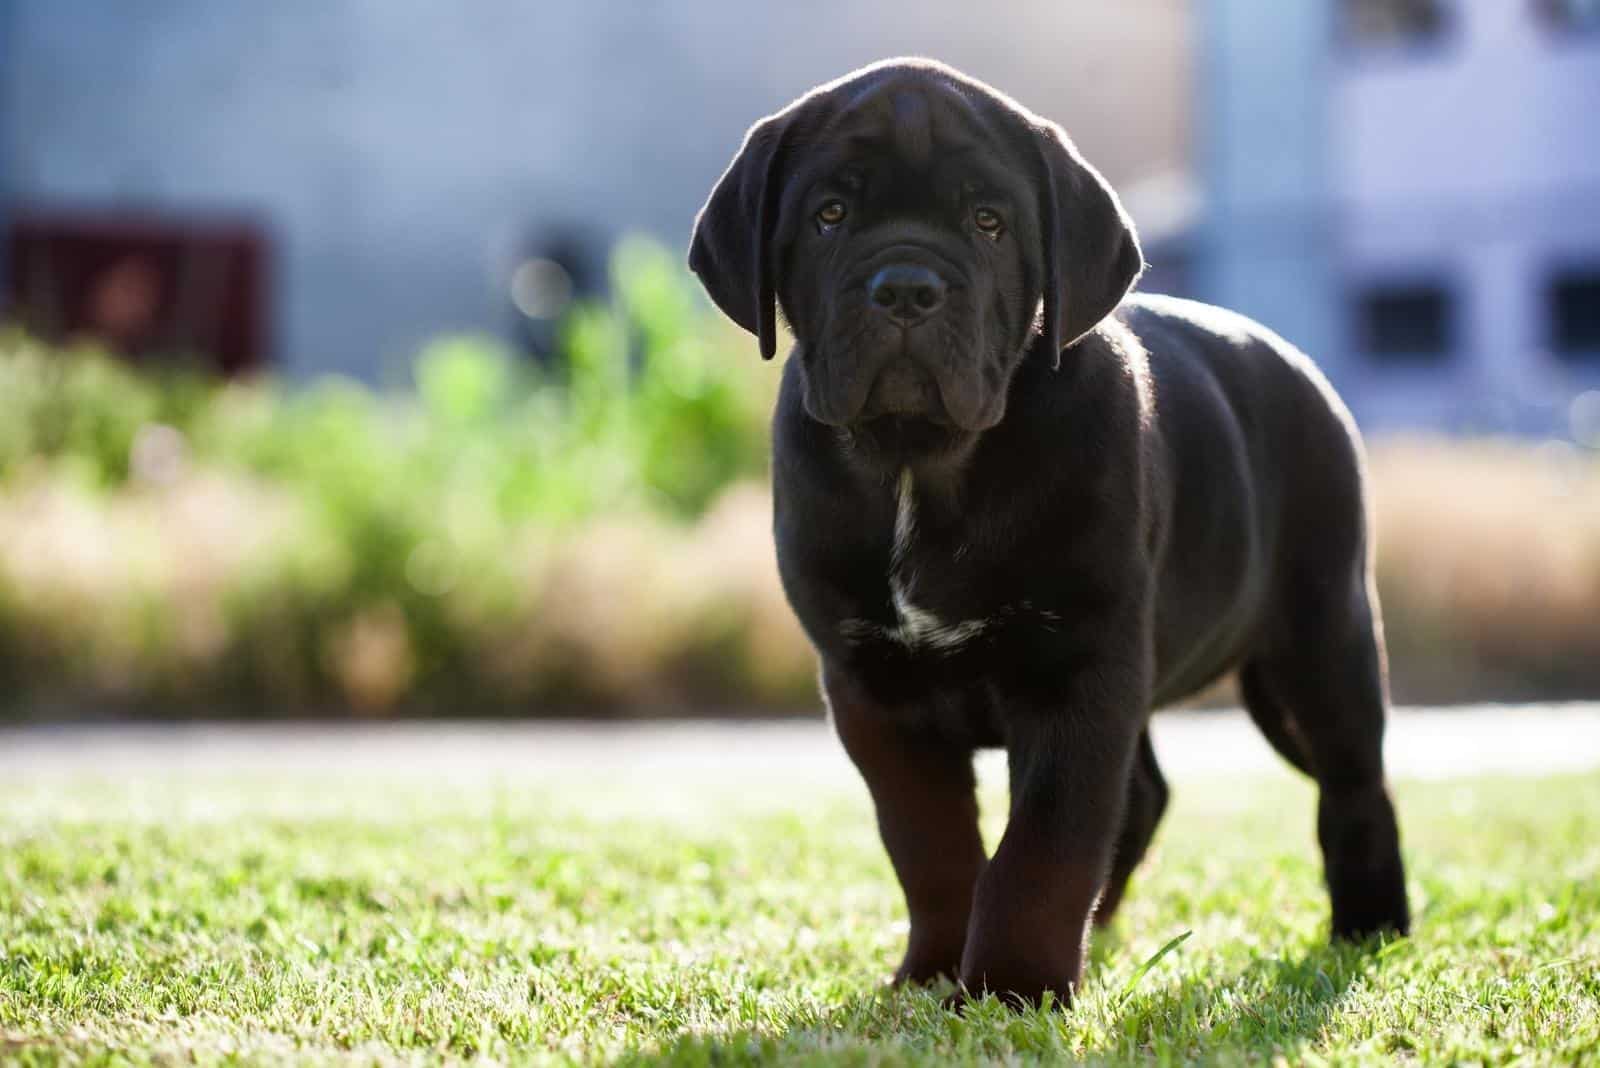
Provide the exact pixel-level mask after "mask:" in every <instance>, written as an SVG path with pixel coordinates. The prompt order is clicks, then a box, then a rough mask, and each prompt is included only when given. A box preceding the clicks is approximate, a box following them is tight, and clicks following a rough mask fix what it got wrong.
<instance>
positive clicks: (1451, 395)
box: [1329, 0, 1600, 430]
mask: <svg viewBox="0 0 1600 1068" xmlns="http://www.w3.org/2000/svg"><path fill="white" fill-rule="evenodd" d="M1451 8H1452V11H1453V14H1452V17H1451V23H1450V27H1449V28H1448V29H1447V30H1446V31H1445V33H1444V34H1443V36H1442V38H1441V39H1440V40H1438V41H1435V42H1431V43H1427V44H1423V45H1420V46H1418V47H1416V48H1400V49H1396V50H1392V51H1391V50H1383V49H1376V50H1365V51H1354V50H1352V49H1350V48H1344V49H1341V50H1340V52H1339V53H1338V61H1337V62H1336V63H1335V64H1334V65H1333V66H1332V72H1333V78H1332V82H1331V85H1330V87H1329V91H1330V95H1331V100H1330V105H1329V116H1330V120H1331V121H1330V127H1329V133H1330V137H1331V141H1332V149H1333V150H1332V152H1331V153H1330V159H1331V161H1332V165H1333V170H1332V176H1333V183H1332V185H1333V189H1334V190H1335V191H1336V192H1335V196H1336V203H1337V218H1338V223H1337V226H1336V233H1337V240H1336V256H1337V259H1338V263H1339V267H1338V271H1339V276H1340V284H1341V286H1342V287H1343V289H1344V290H1345V292H1346V293H1347V294H1349V293H1351V292H1353V291H1355V290H1356V289H1358V288H1359V287H1360V286H1362V285H1364V284H1366V283H1368V282H1371V281H1375V280H1384V279H1388V278H1396V277H1398V278H1407V277H1421V276H1428V277H1432V278H1439V279H1443V280H1445V281H1447V282H1448V283H1449V284H1450V286H1451V287H1452V289H1453V291H1454V292H1455V300H1456V307H1457V310H1458V314H1459V324H1460V327H1461V329H1460V331H1459V334H1458V336H1459V339H1460V347H1459V349H1458V350H1457V351H1456V353H1455V354H1454V356H1453V358H1452V360H1451V362H1450V364H1449V365H1448V366H1447V367H1445V368H1442V369H1439V370H1429V369H1424V368H1379V367H1376V366H1374V365H1372V364H1371V363H1370V362H1368V361H1364V360H1362V359H1360V358H1359V357H1358V358H1356V359H1355V360H1354V361H1352V365H1351V366H1352V373H1353V379H1354V380H1353V382H1352V385H1351V388H1352V389H1353V391H1354V392H1355V393H1356V394H1357V399H1358V402H1359V403H1358V405H1357V407H1358V414H1360V415H1362V416H1363V418H1364V420H1365V421H1366V422H1367V423H1368V424H1369V425H1375V426H1385V425H1408V424H1413V423H1417V422H1424V423H1438V424H1444V425H1449V426H1453V427H1457V428H1460V429H1471V430H1499V429H1526V428H1533V427H1538V426H1543V425H1549V426H1559V424H1560V422H1561V412H1562V410H1563V408H1564V405H1565V402H1566V400H1567V398H1569V397H1570V396H1571V395H1572V394H1573V393H1574V392H1575V391H1577V390H1579V389H1582V388H1589V387H1592V386H1593V384H1594V383H1595V382H1596V381H1597V380H1600V368H1594V367H1583V366H1574V365H1572V364H1570V363H1562V362H1561V361H1558V360H1556V359H1554V358H1553V357H1552V356H1551V355H1550V354H1549V353H1548V351H1547V350H1546V344H1547V335H1548V329H1549V323H1548V310H1547V307H1546V302H1545V285H1546V280H1547V277H1548V275H1549V274H1550V272H1551V271H1552V270H1554V269H1555V268H1556V267H1557V266H1558V265H1561V264H1566V263H1574V262H1589V263H1593V264H1597V265H1600V38H1597V37H1596V36H1595V35H1593V34H1590V35H1587V36H1575V35H1571V34H1565V33H1562V32H1560V31H1558V30H1556V29H1554V28H1553V27H1551V26H1550V25H1549V24H1547V23H1545V22H1544V21H1542V20H1541V19H1540V18H1539V17H1538V15H1537V13H1536V10H1535V8H1536V5H1535V4H1533V3H1531V2H1523V0H1451ZM1342 322H1343V325H1344V328H1345V333H1344V339H1343V344H1344V345H1345V346H1346V347H1353V345H1354V338H1353V336H1352V333H1351V326H1352V323H1351V321H1350V317H1349V315H1348V314H1347V315H1345V316H1343V317H1342Z"/></svg>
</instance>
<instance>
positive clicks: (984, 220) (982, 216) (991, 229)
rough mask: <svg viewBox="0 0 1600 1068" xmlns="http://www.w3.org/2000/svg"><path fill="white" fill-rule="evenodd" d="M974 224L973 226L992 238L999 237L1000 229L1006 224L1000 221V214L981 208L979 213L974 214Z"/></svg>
mask: <svg viewBox="0 0 1600 1068" xmlns="http://www.w3.org/2000/svg"><path fill="white" fill-rule="evenodd" d="M972 222H973V225H975V226H977V228H978V229H979V230H982V231H983V232H984V233H986V234H988V235H989V236H990V237H994V236H996V235H998V234H999V233H1000V227H1001V226H1003V225H1004V223H1002V222H1001V221H1000V213H999V212H997V211H993V210H991V209H989V208H979V209H978V210H977V211H975V212H973V213H972Z"/></svg>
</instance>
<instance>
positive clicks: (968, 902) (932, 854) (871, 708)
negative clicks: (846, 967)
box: [822, 668, 984, 983]
mask: <svg viewBox="0 0 1600 1068" xmlns="http://www.w3.org/2000/svg"><path fill="white" fill-rule="evenodd" d="M822 684H823V690H824V692H825V693H826V694H827V698H828V707H829V709H830V710H831V712H832V713H833V725H834V729H835V730H836V731H837V732H838V734H839V738H840V740H841V741H842V742H843V743H844V748H845V752H847V753H848V754H849V755H850V759H851V760H852V761H853V762H854V763H855V765H856V768H857V769H859V770H860V772H861V777H862V778H863V779H865V780H866V783H867V789H868V791H869V792H870V793H871V794H872V803H873V807H874V808H875V809H876V810H877V814H878V830H879V832H880V833H881V834H882V835H883V844H884V847H885V848H886V849H887V850H888V853H889V860H890V862H891V863H893V864H894V870H895V874H896V875H898V876H899V877H900V886H901V888H902V889H903V890H904V891H905V895H906V909H907V911H908V912H909V913H910V916H911V938H910V941H909V943H908V945H907V946H906V955H905V959H904V960H903V961H902V962H901V964H900V967H899V968H898V969H896V971H895V973H894V981H895V982H896V983H906V982H912V983H920V982H927V981H928V980H931V979H934V978H936V977H938V976H940V975H945V976H949V977H950V978H952V979H953V978H955V977H956V975H957V972H958V971H959V969H960V966H961V951H962V947H963V945H964V944H965V941H966V934H967V918H968V915H969V914H970V912H971V906H972V887H973V884H974V883H975V882H977V879H978V873H979V872H981V871H982V870H983V864H984V853H983V839H982V837H981V836H980V835H979V833H978V802H977V798H976V796H975V793H974V791H975V788H976V784H975V782H974V779H973V774H972V752H971V751H970V750H969V749H963V748H961V747H959V746H953V745H950V744H948V743H945V742H943V741H941V740H940V739H938V738H937V737H930V736H927V735H925V734H923V733H921V732H918V731H916V730H913V729H910V728H908V726H907V725H906V724H904V723H903V722H901V721H899V720H898V719H897V718H895V716H894V715H893V713H892V711H891V710H890V709H886V708H883V707H882V706H880V705H878V704H877V703H876V702H874V701H872V700H871V699H870V698H869V697H868V696H867V695H866V694H865V693H864V692H863V691H862V690H861V688H860V687H859V686H857V685H856V684H854V683H853V682H852V681H851V680H849V679H848V678H846V677H845V676H844V675H843V674H842V673H840V672H838V671H835V670H830V669H828V668H824V669H823V673H822Z"/></svg>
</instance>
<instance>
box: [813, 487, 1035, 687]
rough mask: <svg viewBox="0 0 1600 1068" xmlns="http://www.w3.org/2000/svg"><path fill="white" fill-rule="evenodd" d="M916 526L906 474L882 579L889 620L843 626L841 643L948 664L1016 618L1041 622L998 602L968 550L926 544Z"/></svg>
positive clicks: (1023, 608)
mask: <svg viewBox="0 0 1600 1068" xmlns="http://www.w3.org/2000/svg"><path fill="white" fill-rule="evenodd" d="M921 520H922V517H921V514H920V509H919V501H918V493H917V487H916V483H915V480H914V478H913V477H912V474H911V472H910V471H909V470H906V471H902V472H901V474H900V476H899V479H898V482H897V484H896V487H895V519H894V533H893V542H892V545H891V548H890V553H889V561H888V570H887V574H886V575H885V576H884V579H885V581H886V583H887V593H888V597H887V600H888V605H887V608H888V613H887V614H885V613H883V612H882V611H879V612H875V613H873V614H872V615H873V617H874V618H869V617H867V616H865V615H863V616H861V617H847V618H845V619H842V620H840V621H839V631H840V636H841V637H843V638H844V639H845V640H846V641H847V642H849V643H851V644H852V645H863V644H872V643H876V642H887V643H889V644H890V645H892V646H894V647H896V648H897V649H898V650H902V651H903V652H904V653H906V654H910V655H912V656H913V657H918V656H923V655H925V656H929V657H936V658H939V659H941V660H948V659H949V658H950V657H952V656H954V655H956V654H959V653H961V652H962V651H964V650H967V649H969V648H972V647H975V646H977V645H979V644H981V642H982V640H983V639H985V638H986V637H993V636H994V635H995V634H996V632H997V631H998V630H999V629H1000V628H1002V627H1003V626H1005V625H1007V624H1009V623H1012V622H1015V621H1016V620H1017V618H1018V617H1019V616H1023V615H1039V613H1038V612H1037V611H1036V610H1034V609H1033V606H1032V605H1031V604H1028V603H1026V602H1015V603H1007V602H1006V601H1005V600H1004V599H1003V598H1000V597H997V596H996V593H997V592H998V591H995V590H994V589H992V588H990V586H989V584H988V583H986V582H985V575H984V574H983V569H982V567H981V566H979V565H977V564H976V563H975V562H974V561H972V560H971V559H970V557H969V553H968V549H969V548H970V547H969V546H966V545H964V544H962V543H960V542H959V541H957V542H955V543H953V544H952V543H950V542H949V541H948V540H945V541H942V542H941V541H936V540H934V539H931V538H928V537H927V536H926V534H925V531H924V530H923V527H922V521H921Z"/></svg>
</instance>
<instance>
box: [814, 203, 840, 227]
mask: <svg viewBox="0 0 1600 1068" xmlns="http://www.w3.org/2000/svg"><path fill="white" fill-rule="evenodd" d="M844 216H845V211H844V201H842V200H830V201H828V202H827V203H826V204H824V205H822V207H820V208H818V209H817V222H819V223H821V224H822V225H823V226H838V225H839V224H840V223H842V222H844Z"/></svg>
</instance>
